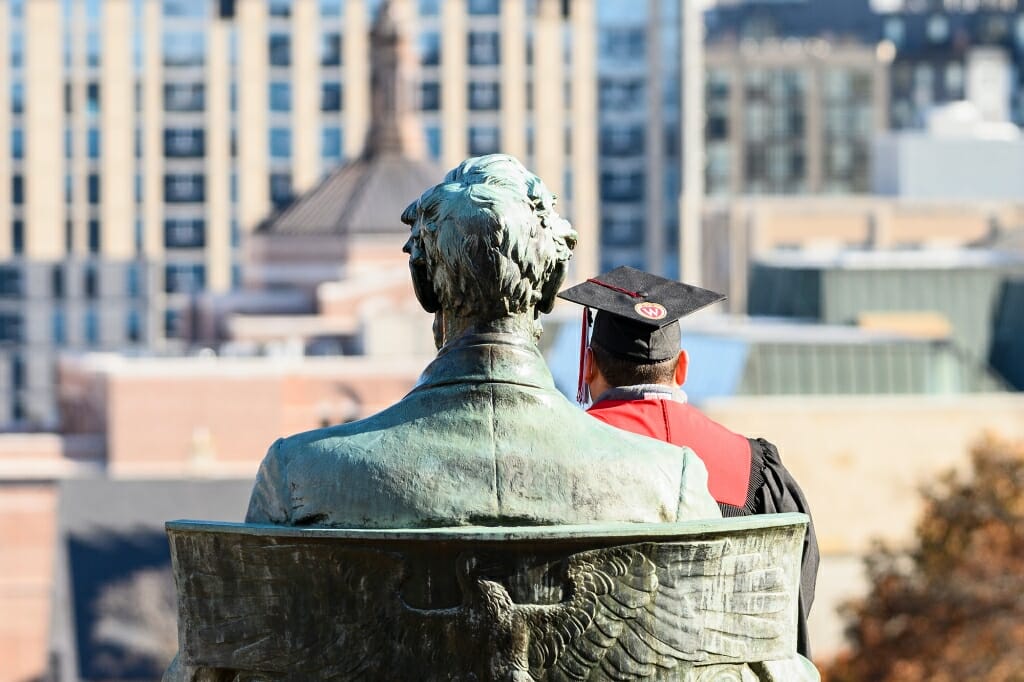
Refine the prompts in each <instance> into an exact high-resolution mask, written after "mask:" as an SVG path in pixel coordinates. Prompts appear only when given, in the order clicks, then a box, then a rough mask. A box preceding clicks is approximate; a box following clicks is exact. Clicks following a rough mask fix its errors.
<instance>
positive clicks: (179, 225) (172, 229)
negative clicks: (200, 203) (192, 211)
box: [164, 218, 206, 249]
mask: <svg viewBox="0 0 1024 682" xmlns="http://www.w3.org/2000/svg"><path fill="white" fill-rule="evenodd" d="M205 244H206V221H204V220H201V219H187V218H175V219H168V220H165V221H164V246H165V247H166V248H168V249H194V248H202V247H203V246H205Z"/></svg>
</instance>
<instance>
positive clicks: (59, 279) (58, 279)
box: [50, 265, 64, 298]
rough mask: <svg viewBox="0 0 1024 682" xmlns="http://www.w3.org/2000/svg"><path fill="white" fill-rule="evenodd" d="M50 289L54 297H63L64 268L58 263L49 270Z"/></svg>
mask: <svg viewBox="0 0 1024 682" xmlns="http://www.w3.org/2000/svg"><path fill="white" fill-rule="evenodd" d="M50 289H51V290H52V291H53V297H54V298H64V268H62V267H61V266H59V265H54V266H53V269H52V270H51V271H50Z"/></svg>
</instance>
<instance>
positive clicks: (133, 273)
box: [124, 263, 142, 298]
mask: <svg viewBox="0 0 1024 682" xmlns="http://www.w3.org/2000/svg"><path fill="white" fill-rule="evenodd" d="M124 280H125V282H124V284H125V286H124V290H125V293H126V294H128V297H129V298H138V297H139V296H140V295H141V294H142V283H141V281H140V277H139V265H138V264H137V263H131V264H130V265H129V266H128V269H127V270H125V273H124Z"/></svg>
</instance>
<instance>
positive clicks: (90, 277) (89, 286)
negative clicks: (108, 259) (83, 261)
mask: <svg viewBox="0 0 1024 682" xmlns="http://www.w3.org/2000/svg"><path fill="white" fill-rule="evenodd" d="M98 295H99V283H98V282H97V281H96V266H94V265H92V264H91V263H90V264H89V265H88V266H86V268H85V297H86V298H96V296H98Z"/></svg>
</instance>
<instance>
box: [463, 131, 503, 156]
mask: <svg viewBox="0 0 1024 682" xmlns="http://www.w3.org/2000/svg"><path fill="white" fill-rule="evenodd" d="M499 144H500V140H499V134H498V129H497V128H495V127H494V126H473V127H472V128H470V129H469V153H470V154H472V155H474V156H479V155H480V154H494V153H495V152H497V151H498V145H499Z"/></svg>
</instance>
